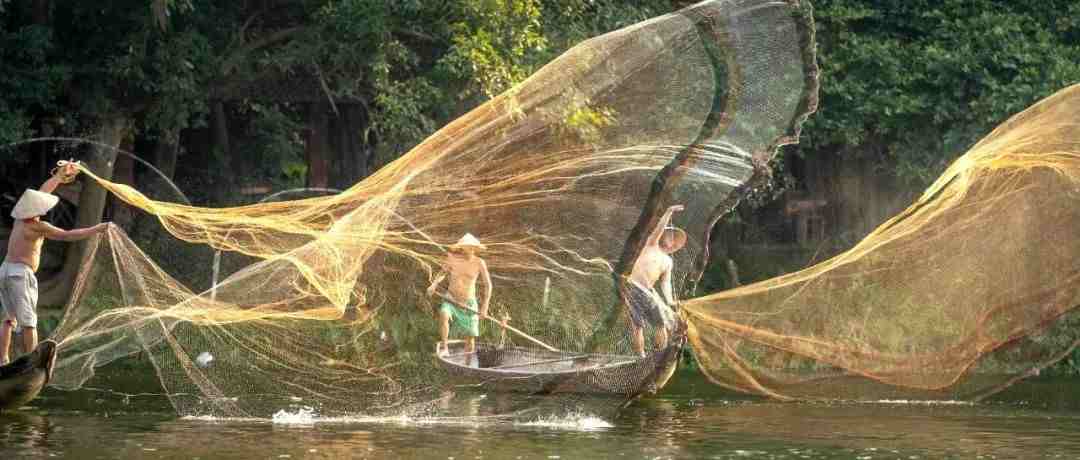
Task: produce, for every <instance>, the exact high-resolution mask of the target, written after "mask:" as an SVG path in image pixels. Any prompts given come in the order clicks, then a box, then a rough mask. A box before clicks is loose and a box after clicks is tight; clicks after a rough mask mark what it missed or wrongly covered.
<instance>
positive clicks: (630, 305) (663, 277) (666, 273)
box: [621, 205, 686, 357]
mask: <svg viewBox="0 0 1080 460" xmlns="http://www.w3.org/2000/svg"><path fill="white" fill-rule="evenodd" d="M682 210H683V207H682V206H681V205H675V206H671V207H669V208H668V209H667V211H666V212H664V215H663V216H661V217H660V222H657V224H656V228H654V229H653V230H652V232H651V233H649V238H648V239H647V240H646V241H645V247H644V248H642V249H641V254H640V255H638V258H637V260H636V261H634V268H633V270H632V271H631V272H630V279H629V280H628V281H627V282H626V283H625V284H624V285H623V286H622V289H621V292H622V295H623V301H624V302H625V303H626V307H627V309H628V310H629V312H630V322H631V336H632V339H633V345H634V352H636V353H637V354H638V355H639V356H642V357H644V356H645V326H646V325H653V326H655V327H656V347H657V349H660V350H662V349H664V348H665V347H667V342H668V333H669V332H670V331H671V330H672V329H674V327H675V312H674V311H673V310H672V309H671V305H674V304H675V299H674V298H673V297H672V295H671V269H672V267H673V266H674V261H673V260H672V259H671V254H673V253H674V252H675V251H678V250H679V249H682V247H683V246H684V245H685V244H686V232H684V231H682V230H680V229H677V228H674V227H668V224H669V223H670V222H671V215H672V214H674V213H675V212H677V211H682ZM657 281H660V291H661V292H663V294H664V297H663V299H661V298H660V296H658V295H657V293H656V290H654V289H653V285H655V284H656V282H657Z"/></svg>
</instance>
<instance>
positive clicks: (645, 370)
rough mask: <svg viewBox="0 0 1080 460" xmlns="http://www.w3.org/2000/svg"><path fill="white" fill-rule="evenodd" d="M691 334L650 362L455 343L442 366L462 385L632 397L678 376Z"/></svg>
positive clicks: (647, 359)
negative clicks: (468, 347)
mask: <svg viewBox="0 0 1080 460" xmlns="http://www.w3.org/2000/svg"><path fill="white" fill-rule="evenodd" d="M685 343H686V335H685V334H678V335H676V337H673V339H672V340H671V343H670V344H669V345H668V346H667V347H666V348H664V349H662V350H658V351H656V352H654V353H652V354H649V355H646V356H645V357H643V358H642V357H637V356H627V355H610V354H598V353H574V352H567V351H550V350H545V349H541V348H526V347H507V348H501V349H500V348H498V347H495V346H494V345H491V344H487V343H477V344H476V352H475V353H466V352H465V343H464V342H462V341H451V342H450V352H449V353H448V354H446V355H443V356H439V357H438V359H439V362H440V363H441V364H442V366H443V368H445V369H446V371H447V372H448V373H449V374H450V378H451V379H452V380H453V382H454V383H455V384H457V385H474V386H477V387H480V388H483V389H485V390H491V391H514V392H527V393H534V394H550V393H597V394H611V395H622V396H626V397H630V398H636V397H640V396H642V395H647V394H654V393H656V392H657V391H659V390H660V389H661V388H663V387H664V385H665V384H666V383H667V381H668V379H670V378H671V375H672V374H673V373H674V372H675V367H676V365H677V364H678V361H679V356H680V355H681V352H682V348H683V346H684V345H685Z"/></svg>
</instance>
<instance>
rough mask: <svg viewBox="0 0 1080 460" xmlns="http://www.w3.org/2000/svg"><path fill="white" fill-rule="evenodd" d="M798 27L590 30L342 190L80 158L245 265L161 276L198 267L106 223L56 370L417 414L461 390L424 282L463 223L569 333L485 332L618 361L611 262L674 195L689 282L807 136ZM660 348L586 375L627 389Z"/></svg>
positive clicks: (263, 402)
mask: <svg viewBox="0 0 1080 460" xmlns="http://www.w3.org/2000/svg"><path fill="white" fill-rule="evenodd" d="M812 34H813V24H812V18H811V14H810V6H809V5H808V4H806V3H805V2H803V3H800V2H797V1H787V2H777V1H758V0H753V1H751V0H741V1H727V0H724V1H721V0H714V1H706V2H702V3H700V4H697V5H694V6H692V7H689V8H686V9H683V10H681V11H678V12H676V13H673V14H670V15H666V16H662V17H658V18H655V19H652V20H649V21H646V22H643V23H639V24H636V25H633V26H630V27H627V28H625V29H621V30H618V31H615V32H611V33H608V34H606V35H603V36H599V37H596V38H593V39H590V40H588V41H585V42H583V43H581V44H579V45H578V46H575V47H574V48H572V49H571V50H569V51H567V52H566V53H565V54H563V55H562V56H560V57H558V58H557V59H555V60H554V61H552V62H551V63H549V64H548V65H546V66H545V67H543V68H542V69H541V70H539V71H538V72H537V73H536V74H534V75H532V76H531V77H530V78H529V79H527V80H526V81H524V82H523V83H521V84H519V85H517V86H515V87H514V88H512V89H511V90H509V91H507V92H506V93H504V94H502V95H499V96H498V97H495V98H493V99H492V100H490V101H489V102H487V103H485V104H483V105H482V106H480V107H478V108H476V109H475V110H472V111H471V112H469V113H468V114H466V115H464V116H462V117H460V118H459V119H457V120H455V121H453V122H452V123H450V124H448V125H447V126H446V127H444V128H443V129H441V130H439V131H438V132H437V133H435V134H434V135H432V136H431V137H429V138H428V139H427V140H425V141H424V142H423V143H421V144H420V145H419V146H417V147H416V148H414V149H412V150H411V151H409V152H408V153H407V154H405V155H403V156H402V157H401V158H400V159H399V160H397V161H395V162H393V163H391V164H389V165H387V166H385V167H383V168H382V169H380V170H379V171H377V172H376V173H374V174H373V175H371V176H370V177H368V178H367V179H365V180H364V181H362V182H360V183H358V184H356V185H355V186H353V187H351V188H350V189H348V190H346V191H344V192H342V193H340V194H336V195H332V196H326V197H318V198H309V199H303V200H295V201H286V202H274V203H263V204H256V205H250V206H242V207H233V208H225V209H208V208H199V207H192V206H189V205H184V204H177V203H170V202H165V201H155V200H151V199H149V198H147V197H146V196H145V195H144V194H142V193H141V192H140V191H139V190H136V189H134V188H132V187H130V186H127V185H123V184H118V183H112V182H109V181H106V180H103V179H101V178H99V177H96V176H94V175H93V174H92V171H86V173H87V176H89V177H90V178H92V179H93V180H94V181H96V182H97V183H98V184H100V185H102V186H104V187H105V188H107V189H108V190H109V191H110V192H111V193H112V194H114V195H115V196H116V197H118V198H119V199H120V200H123V201H124V202H126V203H128V204H130V205H132V206H134V207H137V208H139V209H141V210H142V211H145V212H146V213H149V214H151V215H154V216H156V217H157V219H158V220H159V221H160V224H161V225H162V227H163V228H164V229H165V230H167V231H168V232H169V233H170V234H172V235H173V236H175V237H176V238H179V239H181V240H184V241H187V242H190V243H194V244H199V245H208V246H211V247H213V248H215V249H218V250H222V251H227V252H229V253H233V254H241V255H243V256H245V257H248V258H250V260H251V261H252V263H251V264H250V265H248V266H246V267H244V268H242V269H240V270H238V271H236V272H235V273H232V274H231V275H229V276H228V277H227V278H226V279H224V280H223V281H222V282H220V283H219V284H217V285H216V286H215V287H213V288H212V289H210V290H208V291H205V292H193V291H191V290H189V289H188V288H186V287H185V286H184V285H182V284H181V283H179V282H177V281H176V279H175V274H176V273H178V272H182V271H183V270H186V269H189V268H190V267H184V266H164V267H162V266H158V265H157V264H156V263H155V261H154V260H151V259H150V258H149V257H147V255H146V254H144V253H143V252H142V251H141V250H140V248H139V247H138V246H136V245H135V244H134V243H133V242H132V241H131V240H130V239H129V238H128V237H127V236H126V235H125V233H124V232H122V231H121V230H118V229H113V230H110V231H109V232H108V233H107V235H106V236H105V237H103V238H101V239H99V240H95V241H94V242H92V243H91V245H92V247H91V248H90V250H88V251H86V254H87V258H86V262H85V264H86V266H87V268H86V269H84V270H83V272H82V276H81V277H80V279H79V283H78V285H77V286H76V289H75V297H74V299H73V300H72V302H71V303H70V305H68V307H67V314H66V316H65V317H64V318H63V320H62V323H61V324H60V326H59V327H58V329H57V332H56V334H55V336H56V337H57V338H59V339H61V342H62V344H61V351H60V353H61V361H60V364H59V368H58V370H57V372H56V376H55V380H54V383H55V384H56V385H57V386H60V387H64V388H78V387H80V386H81V385H84V384H85V383H86V381H87V380H88V379H89V378H91V377H92V376H93V374H94V369H95V368H96V367H100V366H102V365H104V364H106V363H109V362H111V361H113V360H115V359H117V358H120V357H124V356H129V355H132V354H136V353H141V356H146V357H148V358H149V360H150V362H151V363H152V364H153V367H154V369H155V370H156V371H157V373H158V376H159V377H160V380H161V383H162V386H163V387H164V389H165V391H166V393H167V394H168V395H169V397H170V399H171V401H172V403H173V405H174V406H175V407H176V408H177V410H178V412H179V413H181V414H184V415H200V414H202V415H222V416H231V417H248V416H257V417H265V416H268V415H270V414H272V413H274V412H275V411H277V410H279V409H282V408H291V407H307V408H311V409H312V410H315V411H317V412H318V413H320V414H323V415H333V414H345V413H349V414H371V415H375V414H401V413H412V412H417V413H419V412H424V411H429V410H431V407H432V405H433V404H437V402H438V401H441V400H443V399H445V397H446V392H447V389H450V390H451V391H452V390H454V389H461V388H469V387H468V386H466V385H464V384H459V380H458V378H457V377H458V376H456V375H455V374H454V373H453V371H452V370H447V369H446V367H445V366H443V365H442V364H440V363H439V362H438V360H436V358H435V356H434V353H433V352H434V344H435V342H436V341H437V338H438V332H437V331H438V330H437V325H436V321H435V319H433V316H432V312H433V308H434V306H436V305H437V304H438V299H433V298H432V297H430V296H428V295H427V294H426V293H425V289H426V288H427V286H428V285H429V283H430V282H431V280H432V279H433V278H434V277H435V274H436V273H437V272H438V270H439V266H440V264H441V263H442V262H443V260H444V259H445V257H446V249H447V247H448V245H450V244H452V243H453V242H455V241H457V240H458V238H460V237H461V236H462V235H463V234H464V233H466V232H470V233H473V234H475V235H477V236H478V237H479V238H480V239H481V240H482V241H483V243H484V244H485V245H486V246H487V250H486V251H484V252H482V254H481V256H482V258H483V259H484V260H485V261H486V263H487V266H488V268H489V270H490V272H491V274H492V278H493V285H494V289H493V296H492V303H491V314H492V316H495V317H497V318H501V317H502V316H503V315H504V314H507V315H509V316H510V317H511V318H512V319H511V320H510V323H509V324H510V325H511V326H513V327H515V328H517V329H518V330H520V331H523V332H525V333H526V334H527V335H529V336H531V337H533V338H535V339H536V341H539V342H542V343H544V344H546V345H548V346H550V347H551V348H556V349H558V350H559V352H558V353H559V354H556V355H545V354H544V353H551V352H550V351H548V350H544V349H543V348H542V347H541V346H539V345H537V343H536V341H532V340H526V339H525V338H523V336H522V335H519V334H516V333H509V334H508V333H506V332H505V331H504V330H503V329H502V328H500V327H499V326H498V325H496V324H494V323H493V322H488V321H485V322H484V323H483V324H482V325H481V326H482V327H481V336H480V341H481V342H484V343H485V344H491V345H492V346H495V347H498V346H502V349H504V350H505V349H510V348H514V347H516V348H517V349H520V350H522V351H521V352H520V354H521V355H522V356H525V357H526V359H531V360H539V361H550V360H552V359H558V357H559V356H565V354H567V353H570V354H575V355H579V354H583V353H585V354H587V353H595V354H598V355H602V356H608V357H609V358H610V361H611V362H614V361H617V360H624V361H625V358H626V357H628V356H631V355H633V354H632V353H631V347H630V341H629V339H628V332H629V323H628V319H627V317H626V313H625V312H626V310H625V307H623V305H622V301H621V299H620V297H619V290H618V284H619V282H618V281H619V280H620V278H621V277H622V276H623V275H624V274H626V273H627V272H628V270H629V267H630V266H631V264H632V262H633V260H634V258H635V257H636V255H637V252H638V251H639V250H640V248H641V246H642V244H644V240H645V235H646V234H647V233H648V232H649V230H650V229H651V228H652V226H654V225H655V224H656V223H657V222H658V219H659V216H660V214H662V212H663V210H664V209H665V208H666V207H667V206H669V205H671V204H676V203H679V204H683V205H685V206H686V211H685V212H683V213H680V214H679V215H678V216H677V219H676V221H675V225H678V226H680V227H682V228H684V229H685V230H686V231H687V232H688V233H689V235H690V237H689V244H688V245H687V246H686V248H685V249H684V250H683V251H681V252H679V253H678V257H676V261H677V267H676V270H675V272H676V278H677V279H676V280H675V285H676V288H677V289H681V288H682V287H684V286H687V285H689V284H691V283H692V282H693V281H695V280H696V278H697V277H698V276H699V273H700V270H701V269H702V268H703V267H704V262H705V259H706V258H707V251H706V250H705V248H706V247H707V241H708V233H709V230H710V229H711V226H712V223H713V222H714V221H715V220H716V218H718V216H720V215H721V214H723V213H724V212H726V211H727V210H728V208H730V207H731V206H732V205H733V204H734V201H733V198H732V197H733V196H734V195H735V194H737V193H738V192H739V191H740V190H741V189H740V190H737V189H738V188H739V187H740V186H741V185H744V184H746V183H747V182H748V181H749V180H750V179H751V178H752V177H754V175H755V174H756V173H755V171H758V172H760V170H761V169H760V167H759V168H757V169H755V167H754V159H755V158H756V161H757V162H758V164H759V166H760V163H762V162H764V161H767V160H768V159H769V158H770V157H771V156H772V155H773V154H774V153H775V151H776V149H777V147H778V146H780V145H783V144H787V143H791V142H795V141H797V136H798V131H799V126H800V124H801V123H802V121H803V120H805V118H806V116H807V115H808V114H809V113H810V112H811V111H812V110H813V108H814V106H815V103H816V94H817V81H816V77H817V73H816V63H815V61H814V54H813V49H814V44H813V35H812ZM207 262H208V263H209V261H207ZM647 335H650V336H651V333H647ZM550 364H551V366H549V367H550V368H551V369H554V368H556V367H557V366H555V364H554V363H550ZM567 365H569V364H567ZM650 367H652V365H651V364H650V365H645V366H641V365H636V367H633V368H632V369H631V370H628V371H626V372H624V373H622V374H615V375H607V374H605V375H594V376H592V377H589V378H590V379H591V380H588V382H587V383H585V384H581V385H585V386H586V387H588V388H587V389H591V390H595V391H599V392H601V393H602V392H605V391H607V392H613V393H619V394H624V395H625V394H627V393H629V392H632V388H631V387H633V384H635V383H638V382H640V381H641V380H642V379H644V378H646V377H648V373H649V372H653V371H655V369H651V368H650ZM631 374H632V375H631ZM514 382H518V383H519V384H514ZM510 386H511V387H518V388H529V387H528V379H527V378H523V377H521V376H515V377H513V379H512V380H511V385H510ZM543 389H544V390H545V391H551V390H565V391H567V392H571V393H573V392H576V391H579V390H582V389H583V387H581V386H580V385H578V384H574V385H569V386H562V384H561V383H560V382H556V384H555V387H550V386H549V387H546V388H543ZM500 410H505V408H503V409H500Z"/></svg>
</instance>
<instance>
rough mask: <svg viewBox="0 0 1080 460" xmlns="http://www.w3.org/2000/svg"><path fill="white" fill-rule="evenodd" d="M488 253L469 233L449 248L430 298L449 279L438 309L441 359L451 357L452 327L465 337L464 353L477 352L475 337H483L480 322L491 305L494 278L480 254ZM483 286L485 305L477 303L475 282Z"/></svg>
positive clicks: (431, 287)
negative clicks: (480, 252)
mask: <svg viewBox="0 0 1080 460" xmlns="http://www.w3.org/2000/svg"><path fill="white" fill-rule="evenodd" d="M484 249H486V248H485V247H484V245H483V244H480V240H478V239H476V237H475V236H473V235H472V234H471V233H466V234H465V236H463V237H461V239H460V240H458V242H457V243H454V244H453V245H452V246H450V249H449V251H447V254H446V261H445V262H444V265H443V269H442V271H441V272H439V274H438V276H436V277H435V281H433V282H432V283H431V286H429V287H428V289H427V292H428V295H434V294H435V291H436V289H437V288H438V287H439V284H440V283H442V281H443V280H444V279H447V280H448V281H447V292H446V295H445V296H444V297H445V298H446V300H445V301H444V302H443V303H442V305H441V306H440V307H439V335H440V338H441V339H442V342H441V346H440V347H438V348H437V353H438V354H439V355H445V354H447V353H449V348H448V346H449V345H448V343H447V341H448V339H449V335H450V324H453V325H454V329H455V330H457V331H459V333H460V334H461V335H463V336H464V337H465V351H466V352H467V353H474V352H476V337H478V336H479V335H480V318H481V317H487V312H488V305H489V304H490V303H491V275H490V274H488V269H487V263H486V262H484V259H481V258H480V257H479V256H478V255H477V253H478V252H479V251H482V250H484ZM477 280H479V281H481V282H482V283H483V285H484V296H483V302H477V300H476V282H477Z"/></svg>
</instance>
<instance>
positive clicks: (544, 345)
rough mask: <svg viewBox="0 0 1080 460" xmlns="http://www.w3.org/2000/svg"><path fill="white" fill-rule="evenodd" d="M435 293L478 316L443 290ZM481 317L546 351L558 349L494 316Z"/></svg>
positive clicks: (478, 313)
mask: <svg viewBox="0 0 1080 460" xmlns="http://www.w3.org/2000/svg"><path fill="white" fill-rule="evenodd" d="M436 295H438V296H439V297H440V298H442V299H443V300H445V301H447V302H450V303H452V304H454V306H456V307H458V308H461V309H464V310H465V311H467V312H469V313H472V314H474V315H477V316H479V315H480V312H478V311H476V310H473V309H472V308H471V307H468V306H465V305H462V304H461V302H458V301H456V300H454V299H453V298H451V297H450V296H449V295H447V294H446V293H444V292H436ZM481 318H484V319H486V320H489V321H491V322H493V323H496V324H498V325H499V327H505V328H507V329H510V331H511V332H513V333H515V334H517V335H520V336H522V337H524V338H526V339H528V340H529V341H530V342H532V343H535V344H537V345H540V346H541V347H544V348H546V349H547V350H548V351H559V349H558V348H555V347H553V346H551V345H548V344H546V343H544V342H541V341H539V340H537V339H536V338H535V337H533V336H531V335H529V334H526V333H524V332H521V331H520V330H518V329H517V328H515V327H513V326H510V325H504V324H503V323H501V322H499V321H498V320H496V319H495V318H492V317H490V316H481Z"/></svg>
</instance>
